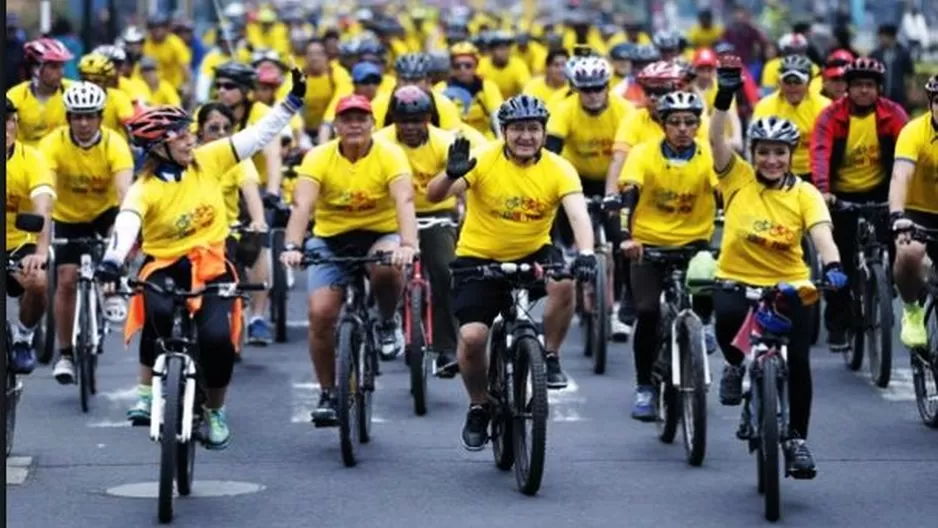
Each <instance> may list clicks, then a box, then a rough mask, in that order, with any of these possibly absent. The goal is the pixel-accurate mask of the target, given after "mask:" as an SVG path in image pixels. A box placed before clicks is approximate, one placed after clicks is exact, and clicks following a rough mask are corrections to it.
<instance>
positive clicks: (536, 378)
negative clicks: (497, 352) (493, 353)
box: [512, 336, 548, 495]
mask: <svg viewBox="0 0 938 528" xmlns="http://www.w3.org/2000/svg"><path fill="white" fill-rule="evenodd" d="M513 366H514V369H513V375H514V380H513V381H514V383H512V388H513V390H514V394H513V395H512V396H513V397H512V402H513V404H514V405H513V408H512V420H513V424H512V429H513V431H512V448H513V451H514V453H515V466H514V468H515V481H516V482H517V484H518V489H519V490H520V491H521V493H524V494H525V495H535V494H537V491H538V490H539V489H540V488H541V479H542V478H543V476H544V459H545V455H546V449H547V411H548V409H547V369H546V366H545V364H544V349H543V347H541V344H540V342H538V341H537V339H536V338H535V337H534V336H522V337H521V338H520V339H518V340H517V341H516V342H515V354H514V365H513ZM527 380H530V384H531V394H530V396H531V399H530V402H529V401H528V399H527V398H526V397H525V396H526V393H527V391H528V381H527ZM528 415H530V417H531V435H530V438H528V434H527V430H526V429H527V428H526V427H525V421H526V419H527V416H528Z"/></svg>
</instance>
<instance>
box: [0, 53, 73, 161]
mask: <svg viewBox="0 0 938 528" xmlns="http://www.w3.org/2000/svg"><path fill="white" fill-rule="evenodd" d="M23 50H24V52H25V54H26V65H27V70H29V72H30V79H29V80H27V81H23V82H21V83H19V84H17V85H16V86H14V87H13V88H10V89H9V90H8V91H7V98H8V99H9V100H10V102H12V103H13V104H14V105H15V106H16V108H17V110H18V114H19V126H18V127H17V129H16V139H17V140H19V141H22V142H23V143H24V144H26V145H29V146H32V147H34V146H36V145H37V144H38V143H39V140H41V139H42V138H44V137H45V136H46V134H48V133H49V132H51V131H52V130H54V129H56V128H58V127H60V126H64V125H65V124H66V122H65V102H64V101H63V99H62V97H63V94H64V93H65V88H68V86H69V84H70V83H69V81H65V80H63V77H64V76H65V63H66V62H68V61H70V60H72V57H73V56H72V52H70V51H68V48H66V47H65V45H63V44H62V43H61V42H59V41H58V40H55V39H51V38H41V39H38V40H31V41H29V42H27V43H26V44H25V45H24V46H23Z"/></svg>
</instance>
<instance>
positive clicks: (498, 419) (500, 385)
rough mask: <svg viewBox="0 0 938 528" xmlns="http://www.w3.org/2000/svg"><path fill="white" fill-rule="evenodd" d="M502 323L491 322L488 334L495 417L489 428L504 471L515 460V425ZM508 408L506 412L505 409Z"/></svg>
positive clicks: (498, 464)
mask: <svg viewBox="0 0 938 528" xmlns="http://www.w3.org/2000/svg"><path fill="white" fill-rule="evenodd" d="M503 328H504V327H503V326H502V323H501V322H500V321H496V322H495V324H493V325H492V330H491V332H490V336H489V350H487V352H488V354H486V355H487V356H488V358H489V380H488V384H489V387H488V390H489V397H490V399H491V400H492V403H491V405H492V406H493V407H494V408H493V410H492V421H491V424H490V430H489V441H490V442H492V455H493V457H494V458H495V466H496V467H498V469H500V470H502V471H508V470H509V469H511V466H513V465H514V463H515V451H514V445H513V443H512V442H514V440H513V438H514V428H513V426H512V425H513V422H512V417H511V409H510V408H509V403H508V402H509V401H510V395H509V394H508V381H507V378H506V377H505V352H504V350H503V349H502V346H503V343H504V341H503V336H502V329H503ZM506 411H507V412H506Z"/></svg>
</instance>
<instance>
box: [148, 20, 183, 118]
mask: <svg viewBox="0 0 938 528" xmlns="http://www.w3.org/2000/svg"><path fill="white" fill-rule="evenodd" d="M169 22H170V20H169V17H168V16H166V15H165V14H162V13H157V14H155V15H152V16H150V18H149V19H148V20H147V38H146V39H145V40H144V41H143V55H145V56H147V57H153V58H154V59H155V60H156V64H157V69H158V70H159V72H160V79H166V81H167V82H169V83H170V84H172V85H173V86H176V87H178V88H179V92H180V93H181V94H183V95H184V96H183V99H185V94H186V93H188V92H189V87H188V84H189V80H190V77H191V76H192V74H191V69H190V67H189V66H190V63H191V62H192V52H191V51H190V50H189V48H188V46H186V43H185V42H184V41H183V40H182V39H181V38H179V37H177V36H176V35H175V34H173V33H172V32H171V31H170V23H169Z"/></svg>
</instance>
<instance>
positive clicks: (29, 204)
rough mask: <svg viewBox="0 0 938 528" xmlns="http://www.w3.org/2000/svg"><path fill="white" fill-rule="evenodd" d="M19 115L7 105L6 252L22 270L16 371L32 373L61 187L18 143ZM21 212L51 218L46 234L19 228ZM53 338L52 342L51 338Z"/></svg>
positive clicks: (12, 293)
mask: <svg viewBox="0 0 938 528" xmlns="http://www.w3.org/2000/svg"><path fill="white" fill-rule="evenodd" d="M18 117H19V116H18V112H17V108H16V106H14V105H13V103H12V102H11V101H10V98H9V97H7V100H6V129H5V135H6V153H7V162H6V252H7V258H8V259H9V260H18V261H19V262H20V267H21V271H18V272H16V273H13V274H11V275H8V276H7V279H6V282H7V286H6V289H7V296H8V297H21V298H20V303H19V304H20V306H19V317H18V318H17V319H16V323H14V324H11V325H10V332H11V333H12V335H11V336H10V342H12V345H13V346H12V348H13V349H12V350H11V351H10V352H9V353H10V356H9V357H10V358H11V364H10V369H11V370H13V371H14V372H16V373H17V374H29V373H30V372H32V371H33V369H34V368H36V352H35V351H34V350H33V344H32V343H33V333H34V331H35V330H36V326H37V325H38V324H39V322H40V321H41V320H42V316H43V315H44V314H45V313H46V302H47V301H46V299H47V293H46V292H47V290H46V288H47V281H46V271H45V270H44V269H43V268H44V267H45V265H46V262H48V257H49V232H50V231H51V230H50V229H49V223H50V222H49V216H50V213H51V212H52V203H53V201H54V200H55V182H54V181H53V180H52V174H51V173H50V172H49V171H48V170H46V167H45V160H44V159H43V158H42V154H41V153H40V152H39V151H38V150H36V149H34V148H33V147H30V146H27V145H25V144H24V143H22V142H21V141H19V140H18V139H16V136H17V130H16V128H17V125H18ZM17 213H33V214H38V215H41V216H42V217H43V218H45V224H44V225H43V229H42V233H40V234H39V237H38V238H36V237H35V236H34V235H32V234H31V233H25V232H23V231H20V230H18V229H16V215H17ZM48 339H52V337H51V336H49V337H48Z"/></svg>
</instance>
